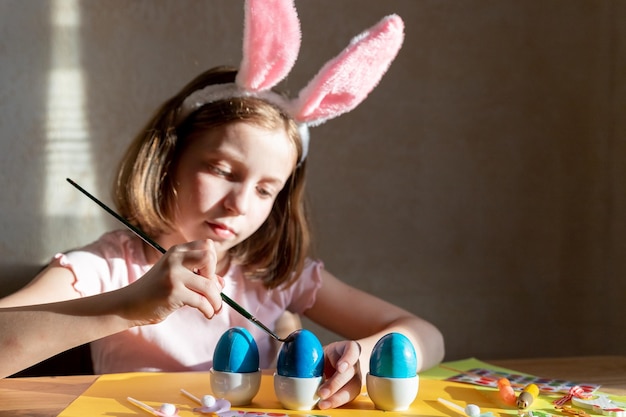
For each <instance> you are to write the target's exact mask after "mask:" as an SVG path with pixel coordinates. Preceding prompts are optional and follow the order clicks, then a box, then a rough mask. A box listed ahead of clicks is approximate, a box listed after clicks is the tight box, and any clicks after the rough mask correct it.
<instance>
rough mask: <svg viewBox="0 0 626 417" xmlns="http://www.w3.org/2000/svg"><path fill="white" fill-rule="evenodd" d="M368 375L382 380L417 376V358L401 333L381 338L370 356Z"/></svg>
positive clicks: (411, 345)
mask: <svg viewBox="0 0 626 417" xmlns="http://www.w3.org/2000/svg"><path fill="white" fill-rule="evenodd" d="M370 374H372V375H374V376H377V377H383V378H412V377H414V376H415V375H417V356H416V354H415V348H414V347H413V344H412V343H411V341H410V340H409V338H408V337H406V336H405V335H403V334H401V333H389V334H386V335H384V336H383V337H381V338H380V340H379V341H378V342H376V345H374V349H373V350H372V355H371V356H370Z"/></svg>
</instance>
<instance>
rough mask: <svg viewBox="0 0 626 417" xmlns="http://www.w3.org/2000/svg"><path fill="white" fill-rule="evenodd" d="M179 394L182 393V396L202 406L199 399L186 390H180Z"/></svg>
mask: <svg viewBox="0 0 626 417" xmlns="http://www.w3.org/2000/svg"><path fill="white" fill-rule="evenodd" d="M180 392H182V393H183V395H184V396H185V397H187V398H191V399H192V400H193V401H195V402H197V403H198V404H200V405H202V400H200V398H198V397H196V396H195V395H193V394H192V393H190V392H189V391H187V390H184V389H182V388H181V389H180Z"/></svg>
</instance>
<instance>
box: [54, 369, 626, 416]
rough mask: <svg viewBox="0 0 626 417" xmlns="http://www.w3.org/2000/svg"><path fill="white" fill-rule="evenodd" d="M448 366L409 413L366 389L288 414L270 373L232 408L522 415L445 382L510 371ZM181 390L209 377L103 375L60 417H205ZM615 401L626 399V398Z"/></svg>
mask: <svg viewBox="0 0 626 417" xmlns="http://www.w3.org/2000/svg"><path fill="white" fill-rule="evenodd" d="M444 366H445V367H435V368H433V369H431V370H429V371H427V372H423V373H420V386H419V391H418V394H417V398H416V399H415V401H414V402H413V404H412V405H411V407H410V408H409V410H407V411H402V412H392V413H389V412H383V411H379V410H376V409H375V408H374V405H373V403H372V402H371V400H370V399H369V397H368V396H367V393H366V392H365V391H364V392H363V393H362V395H361V396H360V397H359V398H357V399H356V400H355V401H353V402H352V403H350V404H348V405H346V406H344V407H342V408H339V409H334V410H312V411H288V410H285V409H283V408H282V406H281V405H280V403H279V402H278V400H277V399H276V396H275V394H274V384H273V377H272V374H271V373H265V374H264V375H263V377H262V381H261V389H260V390H259V393H258V394H257V395H256V397H255V398H254V400H253V402H252V404H250V405H249V406H246V407H234V408H233V409H237V410H244V411H262V412H267V413H270V412H273V413H283V415H289V416H302V415H318V416H320V415H321V416H330V417H332V416H355V415H358V416H364V417H367V416H382V415H387V416H389V415H393V416H423V417H461V415H460V414H459V413H458V412H456V411H454V410H452V409H450V408H448V407H446V406H445V405H442V404H440V403H439V402H437V398H438V397H442V398H444V399H447V400H450V401H452V402H454V403H455V404H458V405H459V406H461V407H465V406H466V405H467V404H476V405H477V406H479V407H480V408H481V412H483V413H484V412H486V411H491V412H492V413H493V414H494V415H495V417H508V416H517V414H518V413H517V410H515V409H512V408H509V409H506V408H503V404H502V403H501V402H500V401H499V397H498V393H497V391H496V390H495V389H491V388H486V387H480V386H475V385H470V384H464V383H455V382H449V381H445V378H448V377H451V376H453V375H455V374H456V372H454V371H451V370H450V369H447V368H453V369H458V370H469V369H472V368H485V369H492V370H502V371H507V370H506V369H502V368H497V367H494V366H491V365H488V364H486V363H484V362H481V361H478V360H476V359H468V360H463V361H456V362H448V363H447V364H444ZM581 382H584V381H581ZM181 388H182V389H185V390H187V391H189V392H190V393H192V394H193V395H195V396H196V397H199V398H201V397H202V396H203V395H206V394H211V386H210V383H209V373H208V372H199V373H198V372H193V373H125V374H109V375H103V376H101V377H99V378H98V379H97V380H96V382H94V384H93V385H92V386H91V387H89V388H88V389H87V390H86V391H85V392H84V393H83V394H82V395H81V396H80V397H79V398H77V399H76V400H75V401H74V402H73V403H72V404H70V405H69V406H68V407H67V408H66V409H65V410H64V411H63V412H62V413H61V414H60V417H84V416H94V417H97V416H107V417H111V416H115V417H132V416H149V415H150V414H149V413H148V412H146V411H143V410H141V409H139V408H137V407H136V406H135V405H133V404H131V403H130V402H128V401H127V399H126V398H127V397H129V396H130V397H133V398H135V399H137V400H139V401H141V402H143V403H146V404H148V405H149V406H151V407H154V408H157V409H158V408H159V407H160V406H161V404H163V403H171V404H174V405H176V406H177V407H178V409H179V415H180V416H181V417H186V416H196V417H197V416H200V415H201V414H199V413H194V412H193V408H194V407H198V404H197V403H194V402H193V401H192V400H190V399H188V398H187V397H185V396H184V395H182V394H181V392H180V390H181ZM555 398H557V397H556V396H553V397H547V396H541V397H539V398H538V399H537V400H536V401H535V402H534V403H533V405H532V407H531V409H532V410H533V411H535V410H538V411H544V412H548V413H554V407H553V406H552V404H551V401H552V400H553V399H555ZM614 398H615V399H617V400H620V401H626V398H622V399H619V398H617V397H614Z"/></svg>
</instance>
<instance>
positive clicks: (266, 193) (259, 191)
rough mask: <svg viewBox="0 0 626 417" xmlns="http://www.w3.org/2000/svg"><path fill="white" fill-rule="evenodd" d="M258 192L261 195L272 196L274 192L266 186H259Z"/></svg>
mask: <svg viewBox="0 0 626 417" xmlns="http://www.w3.org/2000/svg"><path fill="white" fill-rule="evenodd" d="M257 192H258V193H259V195H260V196H261V197H272V192H271V191H269V190H267V189H265V188H262V187H257Z"/></svg>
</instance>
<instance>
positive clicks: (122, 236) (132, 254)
mask: <svg viewBox="0 0 626 417" xmlns="http://www.w3.org/2000/svg"><path fill="white" fill-rule="evenodd" d="M74 251H78V252H89V253H91V254H93V255H96V256H99V257H102V258H105V259H126V260H133V262H135V263H145V255H144V252H143V243H142V240H141V239H140V238H138V237H137V236H135V234H133V233H132V232H131V231H129V230H113V231H110V232H107V233H105V234H103V235H102V236H100V237H99V238H98V239H97V240H96V241H94V242H92V243H90V244H88V245H86V246H83V247H82V248H78V249H75V250H74Z"/></svg>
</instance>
